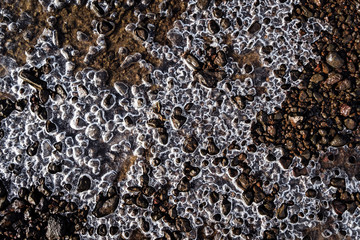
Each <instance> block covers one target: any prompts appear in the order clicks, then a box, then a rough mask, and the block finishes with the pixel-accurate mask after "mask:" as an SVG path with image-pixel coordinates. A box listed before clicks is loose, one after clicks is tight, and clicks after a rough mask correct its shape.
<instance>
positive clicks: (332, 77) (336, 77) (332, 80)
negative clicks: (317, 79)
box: [325, 72, 342, 85]
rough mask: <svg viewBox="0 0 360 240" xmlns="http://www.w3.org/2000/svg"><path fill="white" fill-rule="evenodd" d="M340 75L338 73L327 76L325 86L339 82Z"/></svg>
mask: <svg viewBox="0 0 360 240" xmlns="http://www.w3.org/2000/svg"><path fill="white" fill-rule="evenodd" d="M341 79H342V75H341V74H340V73H335V72H331V73H329V75H328V78H327V79H326V81H325V84H327V85H333V84H335V83H337V82H339V81H341Z"/></svg>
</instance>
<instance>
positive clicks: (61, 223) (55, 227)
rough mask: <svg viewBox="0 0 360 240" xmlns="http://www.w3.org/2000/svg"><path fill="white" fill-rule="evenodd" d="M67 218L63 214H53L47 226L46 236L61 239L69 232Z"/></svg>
mask: <svg viewBox="0 0 360 240" xmlns="http://www.w3.org/2000/svg"><path fill="white" fill-rule="evenodd" d="M66 225H67V221H66V218H65V217H63V216H61V215H51V216H50V217H49V220H48V224H47V227H46V237H47V239H49V240H50V239H51V240H58V239H59V240H60V239H63V237H64V236H65V235H66V234H68V233H69V232H68V231H67V230H68V228H67V226H66Z"/></svg>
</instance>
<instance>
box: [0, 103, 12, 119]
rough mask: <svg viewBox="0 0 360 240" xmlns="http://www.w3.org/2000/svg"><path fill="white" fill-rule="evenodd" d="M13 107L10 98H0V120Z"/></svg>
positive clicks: (10, 111) (7, 114)
mask: <svg viewBox="0 0 360 240" xmlns="http://www.w3.org/2000/svg"><path fill="white" fill-rule="evenodd" d="M14 109H15V104H14V103H13V102H12V101H11V100H10V99H0V121H1V120H2V119H4V118H7V117H8V116H9V115H10V114H11V113H12V111H14Z"/></svg>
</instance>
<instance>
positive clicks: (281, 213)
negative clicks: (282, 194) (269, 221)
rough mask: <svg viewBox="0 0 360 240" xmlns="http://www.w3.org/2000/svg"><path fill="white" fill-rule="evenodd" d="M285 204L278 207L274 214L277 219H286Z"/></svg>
mask: <svg viewBox="0 0 360 240" xmlns="http://www.w3.org/2000/svg"><path fill="white" fill-rule="evenodd" d="M287 215H288V213H287V204H285V203H282V204H281V205H280V207H279V209H278V210H277V212H276V217H277V218H278V219H285V218H286V217H287Z"/></svg>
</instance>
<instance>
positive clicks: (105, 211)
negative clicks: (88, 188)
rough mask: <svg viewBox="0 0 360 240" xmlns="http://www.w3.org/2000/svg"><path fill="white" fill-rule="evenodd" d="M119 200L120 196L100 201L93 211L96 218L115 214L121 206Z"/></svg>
mask: <svg viewBox="0 0 360 240" xmlns="http://www.w3.org/2000/svg"><path fill="white" fill-rule="evenodd" d="M119 199H120V198H119V196H118V195H115V196H113V197H111V198H107V199H106V198H105V199H104V198H103V199H99V200H98V201H97V203H96V206H95V209H94V211H93V214H94V216H95V217H97V218H101V217H105V216H107V215H109V214H111V213H113V212H114V211H115V210H116V208H117V206H118V204H119Z"/></svg>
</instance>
